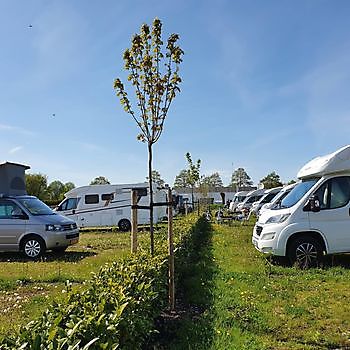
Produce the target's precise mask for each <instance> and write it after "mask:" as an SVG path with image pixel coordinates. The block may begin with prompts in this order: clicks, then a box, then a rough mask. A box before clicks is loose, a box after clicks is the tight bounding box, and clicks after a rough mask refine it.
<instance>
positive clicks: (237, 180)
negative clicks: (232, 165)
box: [230, 168, 253, 188]
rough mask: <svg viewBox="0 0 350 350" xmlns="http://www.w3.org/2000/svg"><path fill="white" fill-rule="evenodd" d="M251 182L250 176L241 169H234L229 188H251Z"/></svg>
mask: <svg viewBox="0 0 350 350" xmlns="http://www.w3.org/2000/svg"><path fill="white" fill-rule="evenodd" d="M252 184H253V181H251V179H250V176H249V175H248V174H247V172H246V171H245V170H244V169H243V168H238V169H236V170H235V171H234V172H233V174H232V177H231V184H230V186H231V187H236V188H238V187H242V186H251V185H252Z"/></svg>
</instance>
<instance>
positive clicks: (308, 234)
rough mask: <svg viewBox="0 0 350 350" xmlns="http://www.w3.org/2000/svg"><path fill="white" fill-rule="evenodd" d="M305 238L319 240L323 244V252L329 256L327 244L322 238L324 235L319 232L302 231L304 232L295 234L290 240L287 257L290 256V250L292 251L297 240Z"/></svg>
mask: <svg viewBox="0 0 350 350" xmlns="http://www.w3.org/2000/svg"><path fill="white" fill-rule="evenodd" d="M304 237H311V238H313V239H315V240H317V241H318V242H319V243H320V244H321V246H322V250H323V251H324V252H325V253H326V254H327V245H326V242H325V240H324V238H323V237H322V235H321V234H320V233H319V232H317V231H302V232H296V233H293V234H292V235H291V236H290V237H289V238H288V241H287V246H286V255H288V254H289V250H290V247H291V245H292V243H293V242H294V241H295V240H296V239H299V238H304Z"/></svg>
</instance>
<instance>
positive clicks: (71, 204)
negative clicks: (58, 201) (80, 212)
mask: <svg viewBox="0 0 350 350" xmlns="http://www.w3.org/2000/svg"><path fill="white" fill-rule="evenodd" d="M79 199H80V198H69V199H68V200H67V210H72V209H76V208H77V205H78V202H79Z"/></svg>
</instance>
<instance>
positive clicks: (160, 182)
mask: <svg viewBox="0 0 350 350" xmlns="http://www.w3.org/2000/svg"><path fill="white" fill-rule="evenodd" d="M146 180H147V181H149V177H148V176H147V177H146ZM152 180H153V182H154V183H155V184H157V185H158V186H159V187H163V186H164V184H165V181H164V180H163V179H162V177H161V175H160V173H159V171H157V170H152Z"/></svg>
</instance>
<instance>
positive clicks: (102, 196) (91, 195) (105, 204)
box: [56, 183, 166, 231]
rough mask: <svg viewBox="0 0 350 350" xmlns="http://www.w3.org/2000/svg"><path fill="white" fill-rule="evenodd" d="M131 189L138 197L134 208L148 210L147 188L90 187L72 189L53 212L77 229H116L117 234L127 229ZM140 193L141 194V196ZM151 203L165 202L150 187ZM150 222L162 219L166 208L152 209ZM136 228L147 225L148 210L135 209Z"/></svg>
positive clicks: (161, 193) (162, 193)
mask: <svg viewBox="0 0 350 350" xmlns="http://www.w3.org/2000/svg"><path fill="white" fill-rule="evenodd" d="M131 189H137V190H138V191H139V193H140V195H139V198H138V199H139V201H138V205H143V206H148V205H149V195H148V184H147V183H137V184H123V185H90V186H83V187H78V188H74V189H72V190H71V191H69V192H67V193H66V194H65V197H66V198H65V199H64V200H63V201H62V202H61V203H60V204H59V206H58V207H57V208H56V211H57V212H59V213H60V214H62V215H64V216H67V217H69V218H71V219H73V220H74V221H75V222H76V223H77V225H78V226H79V227H98V226H115V225H118V227H119V229H120V230H121V231H129V230H130V228H131V219H130V217H131ZM141 192H143V193H141ZM153 193H154V198H153V201H154V203H159V202H162V203H164V202H166V193H165V191H163V190H159V189H157V188H156V186H154V188H153ZM153 210H154V216H153V217H154V222H155V223H156V222H158V221H159V220H160V219H162V218H164V217H165V216H166V206H157V207H154V209H153ZM137 219H138V223H139V224H145V223H148V222H149V210H147V209H138V212H137Z"/></svg>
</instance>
